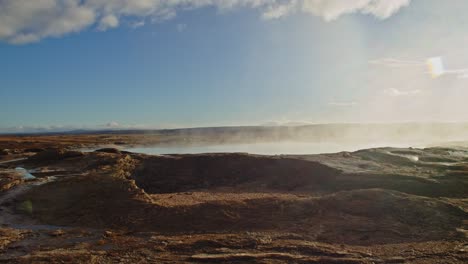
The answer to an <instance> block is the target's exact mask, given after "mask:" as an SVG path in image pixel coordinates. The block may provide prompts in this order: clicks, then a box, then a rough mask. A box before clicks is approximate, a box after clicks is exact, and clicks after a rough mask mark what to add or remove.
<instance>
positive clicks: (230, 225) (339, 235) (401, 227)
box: [18, 174, 467, 245]
mask: <svg viewBox="0 0 468 264" xmlns="http://www.w3.org/2000/svg"><path fill="white" fill-rule="evenodd" d="M161 195H162V196H165V197H158V195H157V194H156V195H152V196H151V197H150V196H149V195H147V194H146V193H145V192H144V191H143V190H142V189H140V188H139V187H138V186H137V185H136V184H135V182H134V181H133V180H129V179H127V178H125V177H117V176H110V175H108V174H103V175H99V174H96V175H89V176H82V177H74V178H69V179H64V180H60V181H57V182H53V183H48V184H44V185H42V186H38V187H37V188H34V189H32V190H31V191H29V192H28V193H26V194H25V195H23V196H22V197H20V198H19V200H18V202H19V203H24V202H25V201H28V202H29V204H30V205H31V208H32V211H31V212H32V216H33V217H35V218H37V219H40V220H41V222H44V223H48V224H54V225H67V226H70V225H71V226H88V227H100V228H117V229H132V230H138V231H157V232H163V233H178V232H195V233H200V232H201V233H204V232H240V231H272V230H282V231H283V232H295V233H301V234H305V235H307V236H308V237H311V238H313V239H316V240H318V241H325V242H333V243H347V244H361V245H368V244H379V243H398V242H408V241H426V240H434V239H456V238H457V237H458V234H457V232H456V228H457V227H460V226H461V225H462V221H463V219H465V218H466V217H467V215H466V213H465V212H463V211H462V210H461V209H458V208H457V207H455V206H452V205H450V204H448V203H444V202H441V201H436V200H431V199H428V198H423V197H418V196H412V195H407V194H403V193H398V192H392V191H386V190H380V189H375V190H354V191H349V192H339V193H336V194H333V195H326V196H322V197H318V198H317V197H312V196H304V195H302V196H295V195H281V194H278V195H274V194H265V195H258V194H257V195H249V194H242V193H241V194H239V195H237V196H236V195H231V194H226V195H224V194H223V192H218V193H217V194H216V195H217V196H218V197H216V196H215V197H214V198H213V199H203V197H202V198H201V199H199V198H196V199H198V200H197V202H194V203H190V202H186V201H182V202H180V203H179V204H177V199H176V200H174V201H171V202H172V203H171V204H165V203H163V202H161V199H171V198H172V197H170V196H168V194H161ZM177 195H180V194H177V193H176V194H174V196H177ZM184 195H185V198H186V199H188V197H187V196H190V195H191V194H184ZM224 196H226V197H224ZM205 198H206V197H205ZM158 199H159V201H158Z"/></svg>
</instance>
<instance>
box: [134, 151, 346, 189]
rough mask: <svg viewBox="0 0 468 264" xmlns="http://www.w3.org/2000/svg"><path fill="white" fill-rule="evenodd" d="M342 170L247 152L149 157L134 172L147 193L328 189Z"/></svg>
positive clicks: (137, 182)
mask: <svg viewBox="0 0 468 264" xmlns="http://www.w3.org/2000/svg"><path fill="white" fill-rule="evenodd" d="M339 173H340V172H339V171H338V170H336V169H333V168H330V167H327V166H325V165H322V164H320V163H317V162H310V161H303V160H298V159H288V158H281V157H271V156H254V155H248V154H207V155H180V156H158V157H150V158H148V159H146V160H144V161H143V162H142V164H141V165H140V166H139V167H138V168H137V169H136V170H135V171H134V172H133V173H132V177H133V179H135V181H136V184H137V185H138V186H140V187H141V188H143V189H144V190H145V191H146V192H147V193H171V192H185V191H193V190H197V189H212V188H218V187H236V188H238V189H243V188H244V189H256V190H261V189H273V190H283V191H294V190H298V189H301V188H303V187H304V186H309V187H311V186H317V187H318V186H320V188H326V186H327V184H329V183H331V182H332V181H333V179H334V178H335V177H336V175H339Z"/></svg>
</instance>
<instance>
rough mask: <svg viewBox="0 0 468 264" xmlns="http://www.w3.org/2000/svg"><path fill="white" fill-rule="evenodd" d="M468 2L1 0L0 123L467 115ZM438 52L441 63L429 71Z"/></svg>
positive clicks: (159, 123)
mask: <svg viewBox="0 0 468 264" xmlns="http://www.w3.org/2000/svg"><path fill="white" fill-rule="evenodd" d="M465 10H468V1H464V0H451V1H439V0H392V1H385V0H356V1H348V0H114V1H110V0H109V1H105V0H36V1H30V0H0V132H25V131H32V130H37V129H42V130H51V131H53V130H64V129H80V128H172V127H194V126H225V125H262V124H292V123H301V124H302V123H304V124H305V123H355V122H365V123H375V122H462V121H463V122H464V121H468V104H467V103H466V102H467V98H468V78H466V77H467V76H468V74H465V70H464V69H465V68H466V67H468V49H466V48H465V47H467V46H468V16H466V15H465ZM432 57H441V59H442V61H443V63H444V69H446V72H444V74H441V75H440V76H431V74H430V73H429V69H428V67H427V65H426V62H427V59H428V58H432ZM453 70H456V71H453ZM467 73H468V71H467Z"/></svg>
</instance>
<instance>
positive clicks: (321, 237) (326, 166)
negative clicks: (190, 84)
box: [0, 136, 468, 263]
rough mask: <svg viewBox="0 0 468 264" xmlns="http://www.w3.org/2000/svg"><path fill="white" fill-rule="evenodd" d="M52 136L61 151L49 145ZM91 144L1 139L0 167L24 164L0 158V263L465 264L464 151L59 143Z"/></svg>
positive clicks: (467, 169)
mask: <svg viewBox="0 0 468 264" xmlns="http://www.w3.org/2000/svg"><path fill="white" fill-rule="evenodd" d="M11 139H12V138H10V140H11ZM23 139H24V138H22V139H16V138H15V140H17V141H22V140H23ZM54 140H57V141H61V144H60V147H59V148H54V149H50V147H54V146H55V147H57V145H54V144H55V143H54V142H55V141H54ZM87 140H89V142H87V143H83V144H84V145H80V147H83V146H87V145H86V144H88V143H89V144H96V141H97V140H98V139H90V138H89V136H85V138H79V137H76V138H74V139H66V138H65V139H64V138H60V137H57V138H52V139H51V138H47V139H44V138H38V139H36V138H33V137H31V138H28V140H26V141H33V142H36V141H37V142H36V143H11V142H8V143H5V142H7V141H6V140H4V141H3V142H4V143H1V142H2V141H1V140H0V146H3V148H2V149H7V150H6V151H3V152H4V153H3V154H4V155H3V156H2V157H3V160H4V161H5V160H15V159H18V158H27V159H23V160H17V161H13V162H8V163H0V177H1V178H0V192H1V193H0V212H1V215H0V224H1V227H0V262H2V263H142V262H150V263H220V262H224V263H466V262H467V261H468V253H467V252H466V251H467V250H468V243H467V242H468V241H467V229H468V227H467V224H468V221H467V220H468V218H467V216H468V211H467V209H468V152H467V151H465V150H464V149H456V148H429V149H394V148H382V149H370V150H362V151H357V152H353V153H337V154H326V155H301V156H292V155H288V156H284V155H279V156H260V155H248V154H240V153H234V154H198V155H164V156H150V155H143V154H134V153H127V152H121V151H118V150H114V149H105V150H103V151H95V152H86V153H82V152H78V151H71V150H66V149H65V148H64V147H66V148H74V147H76V146H77V145H75V144H76V142H78V141H80V142H84V141H87ZM93 140H94V141H93ZM113 140H115V141H124V140H123V139H122V138H115V139H113ZM41 142H42V143H41ZM2 144H3V145H2ZM80 144H81V143H80ZM12 150H14V151H12ZM18 166H21V167H23V168H26V169H28V170H30V172H31V173H32V174H33V175H34V176H35V177H36V178H35V179H24V178H23V177H22V175H20V174H19V172H18V171H16V170H15V168H16V167H18Z"/></svg>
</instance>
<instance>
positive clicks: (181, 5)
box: [0, 0, 411, 44]
mask: <svg viewBox="0 0 468 264" xmlns="http://www.w3.org/2000/svg"><path fill="white" fill-rule="evenodd" d="M410 1H411V0H392V1H388V0H352V1H351V0H0V41H4V42H8V43H11V44H23V43H31V42H37V41H40V40H41V39H43V38H48V37H60V36H63V35H66V34H70V33H74V32H80V31H83V30H86V29H97V30H99V31H105V30H108V29H111V28H116V27H118V26H120V25H122V24H123V23H121V20H127V21H129V22H130V23H129V24H130V25H134V27H138V26H142V25H144V23H145V21H149V22H152V23H155V22H158V21H162V20H167V19H171V18H173V17H175V16H176V15H177V13H178V12H181V11H187V10H193V9H197V8H203V7H214V8H217V9H218V10H220V11H226V10H232V9H238V8H250V9H256V10H258V11H259V12H260V14H261V17H262V18H264V19H278V18H281V17H285V16H288V15H293V14H298V13H303V14H310V15H314V16H319V17H322V18H323V19H324V20H325V21H332V20H335V19H337V18H339V17H340V16H342V15H345V14H352V13H360V14H369V15H373V16H375V17H376V18H378V19H386V18H388V17H390V16H392V15H393V14H395V13H396V12H397V11H398V10H400V9H401V8H403V7H405V6H407V5H409V3H410Z"/></svg>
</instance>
